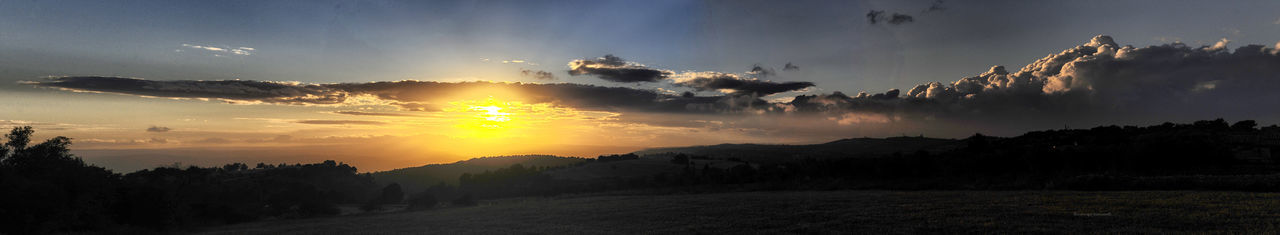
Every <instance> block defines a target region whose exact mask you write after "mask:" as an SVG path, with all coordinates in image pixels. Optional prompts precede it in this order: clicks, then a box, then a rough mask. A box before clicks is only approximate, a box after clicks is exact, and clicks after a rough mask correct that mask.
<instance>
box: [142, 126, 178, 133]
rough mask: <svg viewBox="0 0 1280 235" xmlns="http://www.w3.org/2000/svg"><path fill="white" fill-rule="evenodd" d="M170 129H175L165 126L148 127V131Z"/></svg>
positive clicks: (166, 130)
mask: <svg viewBox="0 0 1280 235" xmlns="http://www.w3.org/2000/svg"><path fill="white" fill-rule="evenodd" d="M170 130H173V129H170V128H168V127H163V126H151V127H148V128H147V132H169V131H170Z"/></svg>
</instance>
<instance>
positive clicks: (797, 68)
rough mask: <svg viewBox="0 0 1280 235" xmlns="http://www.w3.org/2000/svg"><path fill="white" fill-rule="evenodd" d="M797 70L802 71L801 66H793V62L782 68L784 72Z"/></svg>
mask: <svg viewBox="0 0 1280 235" xmlns="http://www.w3.org/2000/svg"><path fill="white" fill-rule="evenodd" d="M795 70H800V66H797V65H795V64H791V62H787V64H786V65H783V66H782V71H795Z"/></svg>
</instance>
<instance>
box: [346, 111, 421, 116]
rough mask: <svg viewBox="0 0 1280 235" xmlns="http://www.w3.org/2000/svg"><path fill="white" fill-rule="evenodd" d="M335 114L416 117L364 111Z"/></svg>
mask: <svg viewBox="0 0 1280 235" xmlns="http://www.w3.org/2000/svg"><path fill="white" fill-rule="evenodd" d="M333 113H336V114H346V115H356V116H383V117H409V116H414V115H408V114H400V113H375V112H362V111H336V112H333Z"/></svg>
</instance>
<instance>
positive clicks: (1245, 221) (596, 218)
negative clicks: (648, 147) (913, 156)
mask: <svg viewBox="0 0 1280 235" xmlns="http://www.w3.org/2000/svg"><path fill="white" fill-rule="evenodd" d="M1277 229H1280V193H1251V192H1202V191H1127V192H1080V191H799V192H797V191H790V192H743V193H716V194H686V195H593V196H560V197H548V198H542V197H537V198H512V199H500V200H493V201H483V202H481V203H480V205H479V206H475V207H462V208H437V209H432V210H427V211H417V212H403V213H388V214H376V215H356V216H345V217H329V218H318V219H302V220H285V221H262V222H255V223H248V224H239V225H232V226H225V227H213V228H208V229H206V230H205V231H204V232H206V233H211V234H315V233H340V234H346V233H445V234H456V233H503V234H509V233H550V234H560V233H669V232H676V233H690V232H707V233H729V234H733V233H743V232H749V233H758V232H764V233H812V232H818V233H850V232H856V233H921V232H926V233H928V232H983V233H987V232H1005V233H1025V232H1051V233H1065V232H1101V233H1133V232H1142V233H1172V232H1189V233H1241V232H1243V233H1258V232H1263V231H1277Z"/></svg>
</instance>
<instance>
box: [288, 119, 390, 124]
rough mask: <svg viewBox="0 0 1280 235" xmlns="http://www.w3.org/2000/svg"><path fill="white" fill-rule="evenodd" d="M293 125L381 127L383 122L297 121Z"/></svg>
mask: <svg viewBox="0 0 1280 235" xmlns="http://www.w3.org/2000/svg"><path fill="white" fill-rule="evenodd" d="M294 123H301V124H315V125H383V124H387V123H385V122H379V121H364V120H314V119H313V120H298V121H294Z"/></svg>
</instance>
